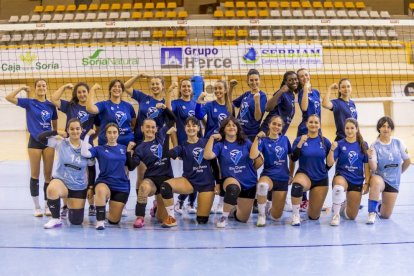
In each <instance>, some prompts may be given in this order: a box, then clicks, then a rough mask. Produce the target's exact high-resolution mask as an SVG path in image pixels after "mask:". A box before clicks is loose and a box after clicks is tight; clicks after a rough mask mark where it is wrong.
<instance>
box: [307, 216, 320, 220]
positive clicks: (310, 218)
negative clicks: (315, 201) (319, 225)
mask: <svg viewBox="0 0 414 276" xmlns="http://www.w3.org/2000/svg"><path fill="white" fill-rule="evenodd" d="M308 218H309V220H318V219H319V217H316V218H312V217H310V216H308Z"/></svg>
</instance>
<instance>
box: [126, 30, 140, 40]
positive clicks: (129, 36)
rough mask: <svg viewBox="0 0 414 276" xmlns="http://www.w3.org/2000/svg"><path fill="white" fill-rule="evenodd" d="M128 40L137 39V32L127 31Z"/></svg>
mask: <svg viewBox="0 0 414 276" xmlns="http://www.w3.org/2000/svg"><path fill="white" fill-rule="evenodd" d="M128 38H139V32H138V31H136V30H133V31H129V33H128Z"/></svg>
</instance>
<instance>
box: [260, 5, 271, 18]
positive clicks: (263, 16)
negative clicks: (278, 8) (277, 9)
mask: <svg viewBox="0 0 414 276" xmlns="http://www.w3.org/2000/svg"><path fill="white" fill-rule="evenodd" d="M259 3H260V2H259ZM259 17H261V18H265V17H269V10H259Z"/></svg>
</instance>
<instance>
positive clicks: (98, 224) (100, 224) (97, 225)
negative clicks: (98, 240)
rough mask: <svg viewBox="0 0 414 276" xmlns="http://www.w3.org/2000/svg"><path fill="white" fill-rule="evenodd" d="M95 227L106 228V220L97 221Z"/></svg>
mask: <svg viewBox="0 0 414 276" xmlns="http://www.w3.org/2000/svg"><path fill="white" fill-rule="evenodd" d="M95 229H96V230H105V221H104V220H98V221H97V222H96V226H95Z"/></svg>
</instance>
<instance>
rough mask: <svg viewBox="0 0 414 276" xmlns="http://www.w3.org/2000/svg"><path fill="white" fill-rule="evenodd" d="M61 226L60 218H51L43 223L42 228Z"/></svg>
mask: <svg viewBox="0 0 414 276" xmlns="http://www.w3.org/2000/svg"><path fill="white" fill-rule="evenodd" d="M61 226H62V221H61V220H60V219H55V218H52V219H50V220H49V221H48V222H47V223H46V224H45V225H43V228H45V229H52V228H58V227H61Z"/></svg>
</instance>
